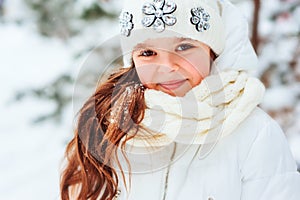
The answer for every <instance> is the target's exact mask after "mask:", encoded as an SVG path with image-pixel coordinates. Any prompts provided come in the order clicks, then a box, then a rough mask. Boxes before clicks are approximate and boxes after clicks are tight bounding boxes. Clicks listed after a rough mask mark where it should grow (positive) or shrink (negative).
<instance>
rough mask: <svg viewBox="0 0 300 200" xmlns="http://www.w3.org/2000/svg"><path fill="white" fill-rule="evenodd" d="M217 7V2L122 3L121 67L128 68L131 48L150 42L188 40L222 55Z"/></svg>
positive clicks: (142, 0)
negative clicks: (203, 44) (167, 38)
mask: <svg viewBox="0 0 300 200" xmlns="http://www.w3.org/2000/svg"><path fill="white" fill-rule="evenodd" d="M219 4H220V2H219V0H125V1H124V6H123V10H122V13H121V15H120V28H121V46H122V51H123V61H124V67H129V66H130V65H131V59H132V50H133V48H134V46H136V45H137V44H138V43H141V42H143V41H145V40H147V39H151V38H152V39H153V38H165V37H173V36H174V37H185V38H191V39H195V40H198V41H201V42H203V43H205V44H206V45H208V46H209V47H210V48H211V49H212V50H213V51H214V52H215V53H216V54H217V55H219V54H221V53H222V51H223V50H224V47H225V34H224V32H225V30H224V29H225V28H224V25H223V21H222V18H221V13H222V10H221V6H220V5H219Z"/></svg>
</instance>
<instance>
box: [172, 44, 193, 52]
mask: <svg viewBox="0 0 300 200" xmlns="http://www.w3.org/2000/svg"><path fill="white" fill-rule="evenodd" d="M194 47H195V46H194V45H192V44H188V43H184V44H180V45H179V46H178V47H177V48H176V50H178V51H185V50H188V49H191V48H194Z"/></svg>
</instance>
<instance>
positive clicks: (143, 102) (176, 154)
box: [61, 0, 300, 200]
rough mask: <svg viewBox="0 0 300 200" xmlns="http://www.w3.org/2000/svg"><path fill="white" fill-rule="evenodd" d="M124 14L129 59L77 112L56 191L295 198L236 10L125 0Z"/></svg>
mask: <svg viewBox="0 0 300 200" xmlns="http://www.w3.org/2000/svg"><path fill="white" fill-rule="evenodd" d="M120 24H121V44H122V50H123V53H124V57H123V58H124V68H122V69H120V70H119V71H117V72H116V73H113V74H112V75H111V76H110V77H109V78H108V80H106V81H105V82H103V83H102V84H100V85H99V86H98V87H97V89H96V91H95V93H94V94H93V95H92V96H91V97H90V98H89V99H88V101H87V102H86V103H85V104H84V106H83V107H82V109H81V110H80V115H79V119H78V126H77V129H76V131H75V136H74V138H73V140H72V141H71V142H70V143H69V145H68V147H67V150H66V157H67V159H68V164H67V166H66V168H65V170H64V171H63V173H62V179H61V198H62V199H82V200H83V199H91V200H93V199H100V200H111V199H122V200H123V199H129V200H141V199H143V200H165V199H169V200H171V199H172V200H174V199H178V200H183V199H202V200H206V199H209V200H253V199H263V200H271V199H272V200H286V199H289V200H299V199H300V190H299V186H300V176H299V174H298V173H297V170H296V165H295V162H294V161H293V158H292V156H291V153H290V151H289V148H288V145H287V142H286V140H285V137H284V134H283V133H282V131H281V129H280V127H279V126H278V125H277V124H276V123H275V122H274V121H273V120H272V119H271V118H270V117H269V116H268V115H267V114H266V113H264V112H263V111H262V110H261V109H259V108H258V107H257V105H258V104H259V102H260V100H261V98H262V95H263V92H264V87H263V85H262V84H261V83H260V81H259V80H257V79H255V78H253V77H251V76H250V75H249V74H250V71H251V70H252V69H254V68H255V67H256V66H257V58H256V55H255V53H254V51H253V49H252V46H251V44H250V42H249V40H248V36H247V32H248V29H247V23H246V20H245V19H244V17H243V16H242V15H241V14H240V12H239V11H238V9H237V8H235V7H234V6H233V5H232V4H231V3H230V2H228V1H227V0H185V1H180V0H172V1H171V0H128V1H125V2H124V8H123V12H122V13H121V15H120Z"/></svg>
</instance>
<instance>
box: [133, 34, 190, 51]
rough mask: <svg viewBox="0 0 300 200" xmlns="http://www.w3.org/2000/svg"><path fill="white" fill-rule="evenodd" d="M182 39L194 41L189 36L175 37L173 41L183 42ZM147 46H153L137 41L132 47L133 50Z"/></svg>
mask: <svg viewBox="0 0 300 200" xmlns="http://www.w3.org/2000/svg"><path fill="white" fill-rule="evenodd" d="M183 41H194V40H193V39H191V38H184V37H181V38H178V37H177V38H175V40H174V42H183ZM149 47H153V46H152V45H151V44H145V43H138V44H137V45H136V46H135V47H134V48H133V51H136V50H139V49H143V48H149Z"/></svg>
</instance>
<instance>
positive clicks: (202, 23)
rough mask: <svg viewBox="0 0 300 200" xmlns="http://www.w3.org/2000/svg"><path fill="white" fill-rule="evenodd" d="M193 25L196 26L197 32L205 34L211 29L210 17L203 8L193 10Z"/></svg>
mask: <svg viewBox="0 0 300 200" xmlns="http://www.w3.org/2000/svg"><path fill="white" fill-rule="evenodd" d="M191 13H192V17H191V23H192V24H193V25H195V26H196V30H197V31H199V32H203V31H206V30H208V29H209V27H210V25H209V23H208V21H209V19H210V15H209V14H208V13H207V12H206V11H205V10H204V8H202V7H197V8H192V10H191Z"/></svg>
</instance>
